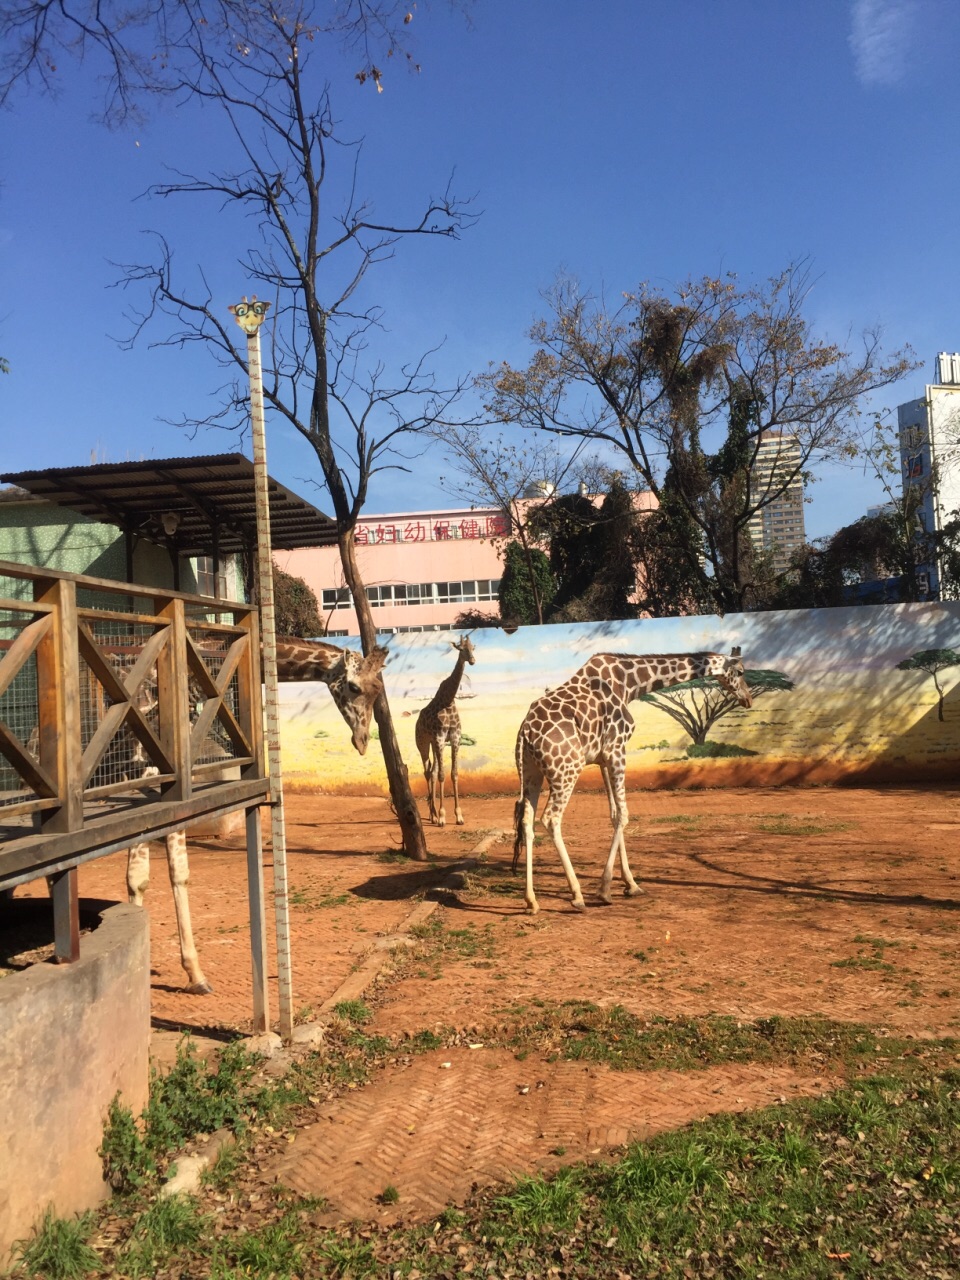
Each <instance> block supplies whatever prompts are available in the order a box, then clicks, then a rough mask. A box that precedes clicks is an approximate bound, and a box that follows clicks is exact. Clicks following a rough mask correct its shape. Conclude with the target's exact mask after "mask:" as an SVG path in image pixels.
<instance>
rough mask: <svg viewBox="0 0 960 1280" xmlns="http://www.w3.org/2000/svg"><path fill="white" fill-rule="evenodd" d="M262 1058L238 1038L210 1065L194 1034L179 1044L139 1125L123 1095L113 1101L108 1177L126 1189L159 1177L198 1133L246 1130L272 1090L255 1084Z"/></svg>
mask: <svg viewBox="0 0 960 1280" xmlns="http://www.w3.org/2000/svg"><path fill="white" fill-rule="evenodd" d="M258 1061H259V1060H258V1058H257V1057H255V1056H254V1055H252V1054H249V1053H248V1052H247V1051H246V1050H245V1049H244V1047H243V1046H242V1045H241V1044H240V1043H239V1042H238V1041H234V1042H233V1043H231V1044H227V1045H224V1047H223V1049H222V1050H221V1051H220V1055H219V1057H218V1058H217V1061H216V1063H215V1064H214V1065H213V1066H209V1065H208V1064H207V1063H206V1062H202V1061H200V1060H199V1059H198V1058H197V1056H196V1049H195V1046H194V1044H193V1042H192V1041H191V1040H190V1039H189V1037H184V1039H183V1040H181V1042H180V1044H179V1045H178V1046H177V1059H176V1062H175V1063H174V1065H173V1066H172V1067H171V1068H170V1070H169V1071H168V1072H166V1073H165V1074H161V1073H160V1072H158V1071H156V1070H154V1071H153V1072H152V1074H151V1079H150V1093H149V1098H148V1101H147V1105H146V1107H145V1108H144V1111H143V1114H142V1115H141V1117H140V1122H139V1124H138V1123H137V1121H135V1120H134V1118H133V1115H132V1113H131V1112H130V1110H129V1108H127V1107H125V1106H123V1105H122V1104H121V1102H120V1101H119V1098H118V1097H117V1098H114V1100H113V1102H112V1103H111V1104H110V1108H109V1112H108V1116H107V1124H106V1127H105V1129H104V1134H103V1143H102V1144H101V1147H100V1156H101V1158H102V1160H103V1169H104V1177H105V1178H106V1179H107V1181H108V1182H109V1183H110V1185H111V1186H112V1187H113V1189H114V1190H115V1191H117V1192H120V1193H121V1194H129V1193H132V1192H136V1191H138V1190H140V1189H141V1188H143V1187H145V1186H147V1185H148V1184H150V1183H151V1182H153V1181H154V1180H155V1179H156V1177H157V1176H158V1174H159V1173H160V1172H161V1171H162V1167H163V1164H164V1161H165V1157H166V1156H168V1155H169V1153H170V1152H172V1151H176V1150H178V1149H179V1148H181V1147H182V1146H183V1145H184V1143H186V1142H187V1141H189V1139H191V1138H193V1137H194V1136H195V1135H196V1134H198V1133H212V1132H213V1131H214V1130H216V1129H223V1128H230V1129H232V1130H234V1132H240V1131H242V1129H243V1127H244V1126H245V1124H246V1123H247V1121H248V1120H249V1118H250V1116H251V1115H252V1114H254V1113H256V1112H257V1111H258V1110H262V1108H263V1106H264V1104H265V1101H266V1094H265V1092H264V1090H263V1088H260V1089H252V1088H251V1080H252V1077H253V1074H254V1072H255V1070H256V1068H257V1064H258Z"/></svg>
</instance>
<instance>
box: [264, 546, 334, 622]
mask: <svg viewBox="0 0 960 1280" xmlns="http://www.w3.org/2000/svg"><path fill="white" fill-rule="evenodd" d="M273 594H274V607H275V609H276V615H277V634H278V635H281V636H307V637H310V636H322V635H323V634H324V632H325V631H326V627H325V626H324V625H323V620H322V619H321V617H320V607H319V604H318V602H317V597H316V596H315V595H314V593H313V591H312V589H311V588H310V587H309V586H307V584H306V582H304V580H303V578H297V577H295V576H294V575H293V574H292V573H286V572H285V571H284V570H283V569H281V568H280V567H279V566H278V565H277V564H276V563H274V566H273Z"/></svg>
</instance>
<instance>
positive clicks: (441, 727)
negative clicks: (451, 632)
mask: <svg viewBox="0 0 960 1280" xmlns="http://www.w3.org/2000/svg"><path fill="white" fill-rule="evenodd" d="M450 643H451V645H452V646H453V648H454V649H456V650H457V661H456V665H455V666H454V668H453V671H452V672H451V673H450V675H448V676H447V678H446V680H444V681H443V683H442V684H441V685H440V688H439V689H438V690H437V692H436V693H435V694H434V695H433V697H432V698H431V699H430V701H429V702H428V703H427V705H426V706H425V707H424V708H423V710H422V711H421V712H420V714H419V715H418V716H417V727H416V740H417V750H418V751H419V752H420V758H421V759H422V760H423V776H424V777H425V778H426V780H427V804H428V805H429V806H430V821H431V822H435V823H436V824H437V826H438V827H442V826H443V825H444V824H445V823H446V820H447V816H446V813H445V811H444V807H443V748H444V746H445V745H446V744H447V743H448V742H449V743H450V784H451V786H452V787H453V811H454V814H455V815H456V819H457V826H460V827H462V826H463V813H462V811H461V809H460V792H459V789H458V773H457V757H458V756H459V753H460V713H459V712H458V711H457V690H458V689H459V688H460V681H461V680H462V679H463V669H464V667H465V666H466V664H467V663H468V662H469V663H470V665H471V666H473V664H474V662H476V655H475V654H474V651H473V645H472V644H471V643H470V637H469V636H463V637H462V638H461V639H460V640H451V641H450ZM438 789H439V792H440V796H439V802H438V799H437V794H436V793H437V790H438Z"/></svg>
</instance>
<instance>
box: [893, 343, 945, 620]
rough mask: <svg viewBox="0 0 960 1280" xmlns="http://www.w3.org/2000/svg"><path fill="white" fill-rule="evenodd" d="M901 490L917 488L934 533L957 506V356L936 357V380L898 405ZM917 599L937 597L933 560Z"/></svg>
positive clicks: (921, 511)
mask: <svg viewBox="0 0 960 1280" xmlns="http://www.w3.org/2000/svg"><path fill="white" fill-rule="evenodd" d="M897 427H898V429H899V433H900V461H901V466H902V472H901V474H902V479H903V492H904V494H905V495H906V493H907V491H908V490H909V489H911V488H913V489H919V491H920V492H919V504H918V520H919V523H920V524H921V525H922V527H923V528H924V529H925V530H926V531H927V532H928V533H935V532H937V531H939V530H940V529H942V528H943V526H944V525H945V524H946V523H947V522H948V521H949V520H950V519H951V518H952V517H953V516H954V515H955V514H956V512H957V511H958V510H960V354H957V353H956V352H953V353H951V352H946V351H942V352H940V354H939V355H938V356H937V381H936V382H935V383H932V384H928V385H927V387H926V388H925V393H924V395H923V396H922V397H921V398H920V399H918V400H908V401H907V403H906V404H901V405H899V406H898V408H897ZM918 576H919V579H920V591H921V598H923V597H924V596H925V597H927V598H929V599H931V600H936V599H938V598H939V595H940V580H939V570H938V566H937V565H936V564H935V563H930V564H926V565H924V566H923V567H922V568H921V569H920V571H919V575H918Z"/></svg>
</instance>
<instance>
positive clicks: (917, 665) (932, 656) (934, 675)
mask: <svg viewBox="0 0 960 1280" xmlns="http://www.w3.org/2000/svg"><path fill="white" fill-rule="evenodd" d="M956 666H960V653H958V652H957V651H956V649H921V650H920V651H919V653H914V654H912V655H911V656H910V657H909V658H904V659H903V661H902V662H898V663H897V670H898V671H923V672H925V673H926V674H927V675H928V676H930V678H931V679H932V680H933V685H934V688H935V689H936V691H937V719H938V720H943V718H944V716H943V695H944V688H943V685H942V684H941V683H940V672H941V671H945V670H946V669H947V667H956Z"/></svg>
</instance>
